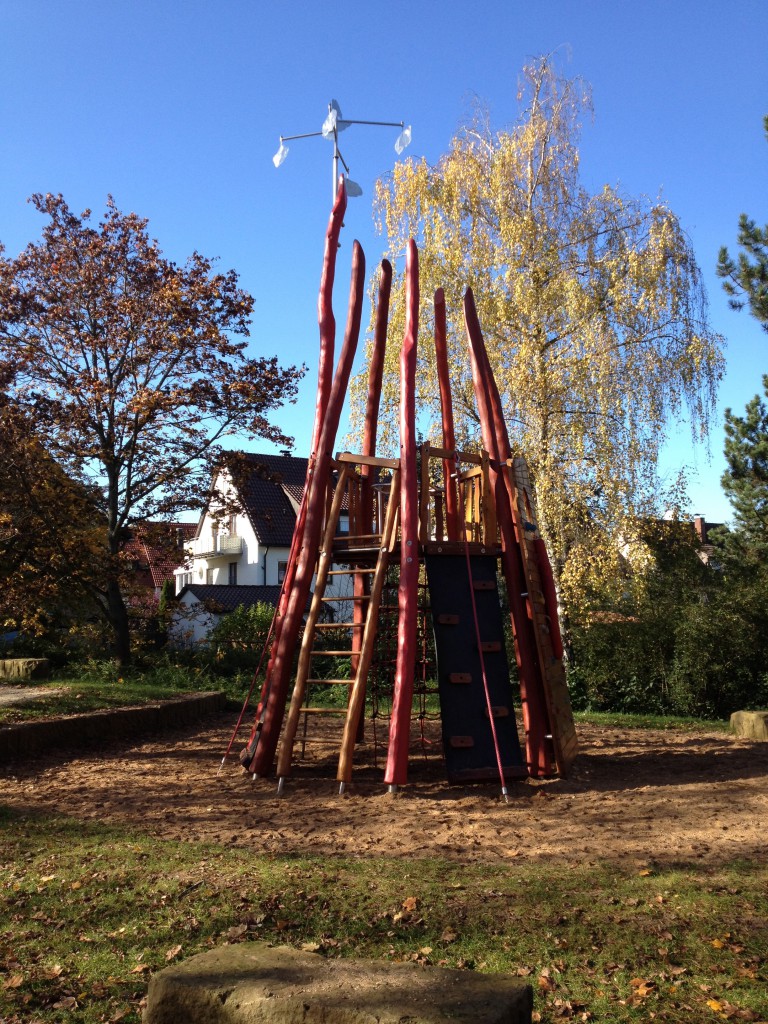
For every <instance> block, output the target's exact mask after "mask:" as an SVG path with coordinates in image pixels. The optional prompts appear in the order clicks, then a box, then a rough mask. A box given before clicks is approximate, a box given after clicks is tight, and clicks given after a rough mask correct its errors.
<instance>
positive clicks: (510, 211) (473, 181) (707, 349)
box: [353, 58, 724, 610]
mask: <svg viewBox="0 0 768 1024" xmlns="http://www.w3.org/2000/svg"><path fill="white" fill-rule="evenodd" d="M518 101H519V103H520V109H521V115H520V117H519V120H518V121H517V123H516V124H515V125H514V126H513V127H511V128H508V129H505V130H502V131H494V130H493V129H492V128H491V126H490V123H489V120H488V118H487V116H486V115H484V114H483V113H482V112H478V113H476V115H475V116H474V118H473V119H472V120H471V122H470V123H468V124H467V125H465V126H464V127H463V128H461V129H460V130H459V131H458V133H457V134H456V136H455V137H454V138H453V140H452V142H451V145H450V148H449V150H448V152H447V153H446V154H445V155H444V156H443V157H442V158H441V159H440V160H439V161H438V162H437V163H436V164H435V165H434V166H432V165H430V164H428V163H427V162H426V160H424V159H422V160H420V161H416V160H408V161H405V162H402V163H399V164H397V165H396V167H395V170H394V172H393V173H392V175H391V177H389V178H388V179H387V180H384V181H380V182H379V183H378V185H377V195H376V209H377V216H378V220H379V227H380V229H381V230H382V231H383V232H384V233H385V234H386V237H387V240H388V253H387V255H388V257H389V258H390V259H391V260H393V262H395V264H396V265H398V263H401V262H402V261H401V260H398V257H399V256H400V255H401V254H402V252H403V249H404V246H405V243H406V241H407V239H408V238H411V237H413V238H415V239H416V240H417V243H418V245H419V250H420V251H419V263H420V279H421V294H422V296H431V295H432V294H433V293H434V291H435V290H436V289H437V288H438V287H442V288H443V289H444V291H445V300H446V305H447V309H448V318H449V339H448V344H449V358H450V362H451V375H452V380H453V392H454V403H455V414H456V418H457V439H458V443H459V444H460V445H470V446H471V445H472V444H475V443H479V441H478V438H479V431H478V424H477V418H476V413H475V407H474V400H473V397H472V384H471V375H470V368H469V360H468V356H467V345H466V341H465V334H464V325H463V321H462V316H461V300H462V296H463V293H464V291H465V290H466V288H467V287H470V286H471V287H472V289H473V291H474V295H475V300H476V302H477V306H478V313H479V316H480V322H481V324H482V326H483V331H484V335H485V340H486V344H487V346H488V351H489V356H490V359H491V363H492V366H493V370H494V372H495V374H496V377H497V381H498V383H499V388H500V391H501V393H502V398H503V402H504V407H505V411H506V418H507V423H508V426H509V430H510V436H511V440H512V445H513V447H514V452H513V454H521V455H524V456H525V458H526V459H527V460H528V464H529V467H530V470H531V473H532V477H533V480H534V483H535V487H536V491H537V498H538V506H539V526H540V527H541V530H542V533H543V535H544V537H545V539H546V541H547V544H548V547H549V549H550V553H551V556H552V560H553V565H554V568H555V570H556V577H557V581H558V585H559V587H560V590H561V595H562V596H563V598H564V599H565V601H566V603H567V604H568V605H569V606H570V607H571V608H572V609H573V610H575V609H576V606H577V605H579V604H580V603H582V602H583V600H584V599H585V598H586V596H587V594H588V593H589V591H590V590H591V588H592V587H594V586H595V585H600V586H601V587H602V585H603V584H604V583H605V582H606V581H609V580H611V579H614V578H616V572H617V567H618V560H619V557H620V556H619V552H618V547H617V545H616V544H615V543H604V542H602V541H603V539H604V538H606V536H608V537H616V536H617V535H621V533H622V531H626V530H627V529H628V524H629V523H630V522H631V521H632V520H633V519H635V517H637V516H642V515H646V514H649V513H651V512H652V511H653V510H656V509H657V508H658V507H659V504H660V501H661V500H662V495H661V491H660V483H659V478H658V472H657V465H658V457H659V453H660V449H661V447H662V444H663V442H664V439H665V436H666V431H667V427H668V424H669V423H670V421H673V420H675V419H677V418H679V417H683V416H684V417H685V418H687V419H688V420H689V422H690V424H691V429H692V431H693V435H694V438H696V439H704V438H705V437H706V434H707V428H708V422H709V419H710V417H711V414H712V412H713V408H714V401H715V396H716V389H717V385H718V381H719V380H720V377H721V375H722V372H723V365H724V361H723V355H722V347H723V341H722V339H721V338H720V337H719V336H718V335H717V334H715V333H714V332H713V331H712V329H711V328H710V326H709V324H708V319H707V304H706V296H705V293H704V289H703V287H702V283H701V277H700V272H699V268H698V267H697V265H696V261H695V258H694V255H693V252H692V250H691V246H690V243H689V241H688V239H687V238H686V236H685V234H684V232H683V229H682V228H681V226H680V224H679V222H678V220H677V218H676V217H675V215H674V214H673V213H672V211H671V210H670V209H669V208H668V207H667V206H666V205H664V204H663V203H662V202H651V201H649V200H647V199H646V198H633V197H629V196H626V195H623V194H622V193H621V191H620V190H619V189H617V188H615V187H611V186H610V185H605V186H604V187H602V188H601V189H599V191H596V192H591V191H590V190H589V189H588V188H587V187H586V186H585V185H584V184H583V183H582V181H581V180H580V176H579V140H580V127H581V126H580V119H581V118H582V116H583V115H585V114H590V112H591V97H590V92H589V89H588V87H587V86H586V85H585V84H584V83H582V82H581V81H580V80H578V79H576V80H569V79H565V78H563V77H561V76H560V75H559V74H558V73H557V71H556V69H555V67H554V66H553V64H552V61H551V60H550V59H549V58H541V59H539V60H537V61H535V62H534V63H532V64H531V65H530V66H528V67H526V68H525V69H524V71H523V74H522V78H521V86H520V91H519V94H518ZM404 315H405V303H404V280H403V278H402V277H400V278H399V280H398V281H397V282H396V286H395V287H394V288H393V298H392V315H391V322H392V327H391V335H390V338H391V340H390V349H389V352H388V356H387V366H386V370H385V384H384V393H383V396H382V419H383V431H384V437H383V443H384V444H385V445H386V444H387V442H389V443H390V444H391V442H392V441H393V439H394V428H395V424H396V414H395V411H396V407H397V392H398V387H399V383H398V373H397V359H398V352H397V347H398V339H400V338H402V336H403V329H402V327H403V321H404ZM432 324H433V311H432V309H431V304H430V303H429V302H427V303H425V304H424V305H423V307H422V323H421V325H420V343H419V373H418V387H419V395H418V400H419V407H420V409H421V415H422V420H421V427H422V429H423V431H424V433H425V434H429V435H431V436H433V437H435V438H437V437H438V436H439V435H438V433H437V430H438V427H439V422H440V414H439V390H438V386H437V381H436V373H435V363H434V351H433V347H434V346H433V344H432V343H431V337H432ZM365 375H366V373H365V371H364V372H363V373H362V374H361V375H360V378H359V379H358V380H357V381H356V382H355V388H354V392H353V417H354V416H355V415H359V413H360V410H361V409H362V408H363V405H364V382H365ZM665 500H666V496H665Z"/></svg>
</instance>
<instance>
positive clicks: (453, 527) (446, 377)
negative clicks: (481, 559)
mask: <svg viewBox="0 0 768 1024" xmlns="http://www.w3.org/2000/svg"><path fill="white" fill-rule="evenodd" d="M447 334H448V331H447V326H446V316H445V293H444V292H443V289H442V288H438V289H437V291H436V292H435V359H436V362H437V380H438V383H439V386H440V409H441V412H442V420H443V448H447V449H448V450H449V451H455V449H456V432H455V429H454V425H453V400H452V398H451V375H450V371H449V369H448V341H447ZM443 482H444V488H445V524H446V532H447V535H448V540H449V541H459V540H461V534H460V532H459V523H460V520H459V497H458V482H457V480H456V463H455V462H453V461H451V460H449V459H444V460H443Z"/></svg>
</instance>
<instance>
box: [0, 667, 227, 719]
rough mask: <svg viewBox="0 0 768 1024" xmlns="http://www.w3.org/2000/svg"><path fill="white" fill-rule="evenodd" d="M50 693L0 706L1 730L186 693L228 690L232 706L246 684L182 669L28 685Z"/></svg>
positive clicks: (78, 675) (58, 678) (84, 675)
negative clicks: (33, 721)
mask: <svg viewBox="0 0 768 1024" xmlns="http://www.w3.org/2000/svg"><path fill="white" fill-rule="evenodd" d="M25 685H29V686H30V687H34V688H35V689H36V690H37V689H38V688H40V687H42V688H44V689H45V690H46V691H50V695H47V694H44V695H42V696H36V697H35V698H32V697H30V699H29V700H28V701H24V702H23V703H18V704H9V705H7V706H0V725H9V724H11V723H13V722H21V721H29V720H32V719H35V718H50V717H52V716H57V717H60V716H62V715H76V714H82V713H83V712H85V711H100V710H103V709H107V708H119V707H129V706H132V705H141V704H152V703H154V702H156V701H158V700H171V699H173V698H174V697H179V696H182V695H183V694H185V693H194V692H200V691H210V690H225V692H226V693H227V695H228V696H229V698H230V699H231V700H234V701H238V700H242V695H243V687H242V682H241V681H237V683H235V682H233V681H231V680H230V681H228V682H225V681H223V680H221V679H217V678H214V677H211V676H209V675H207V674H205V673H203V672H200V671H197V670H194V669H186V668H185V669H179V670H178V671H177V672H175V673H174V674H173V675H169V673H168V672H167V670H165V669H163V670H159V671H158V670H151V669H150V670H147V671H141V670H139V669H134V670H132V671H130V672H126V673H125V674H124V675H120V674H119V673H118V672H117V671H116V670H115V671H114V673H110V672H108V671H104V672H103V673H96V672H89V671H88V670H87V669H83V670H81V671H79V672H77V671H73V672H70V673H67V674H57V675H55V676H53V677H52V678H50V679H47V680H45V681H35V682H33V683H29V684H25Z"/></svg>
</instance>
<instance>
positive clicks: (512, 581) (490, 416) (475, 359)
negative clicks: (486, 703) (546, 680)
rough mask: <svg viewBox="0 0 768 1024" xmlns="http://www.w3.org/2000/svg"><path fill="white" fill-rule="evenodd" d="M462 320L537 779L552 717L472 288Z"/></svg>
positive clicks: (504, 439) (503, 433)
mask: <svg viewBox="0 0 768 1024" xmlns="http://www.w3.org/2000/svg"><path fill="white" fill-rule="evenodd" d="M464 320H465V324H466V329H467V338H468V340H469V346H470V353H471V357H472V358H471V363H472V381H473V384H474V387H475V396H476V398H477V405H478V413H479V416H480V426H481V429H482V433H483V444H484V446H485V448H486V449H487V450H488V453H489V454H490V456H491V459H492V460H493V462H492V464H491V469H490V472H491V479H492V486H493V488H494V497H495V499H496V514H497V517H498V523H499V531H500V533H501V537H502V568H503V571H504V577H505V579H506V581H507V591H508V597H509V605H510V620H511V623H512V631H513V633H514V636H515V657H516V660H517V667H518V673H519V677H520V695H521V699H522V712H523V723H524V725H525V736H526V758H527V762H528V771H529V773H530V774H531V775H532V776H534V777H536V776H539V775H542V774H548V773H549V770H550V765H551V757H550V756H549V749H548V744H547V739H546V735H547V733H548V731H549V727H548V715H547V709H546V701H545V697H544V692H543V687H542V682H541V677H540V670H539V666H538V661H537V654H536V644H535V638H534V636H533V630H532V626H531V623H530V620H529V618H528V612H527V607H526V603H525V597H524V591H525V589H526V585H525V577H524V575H523V569H522V560H521V555H520V550H519V547H518V544H519V542H521V541H522V537H520V538H519V539H518V537H517V536H516V524H515V519H516V518H518V517H517V515H516V510H515V509H513V505H514V502H513V497H512V494H511V493H510V489H509V488H510V481H509V477H508V474H507V472H506V470H504V469H502V468H501V467H502V465H503V463H505V462H506V460H507V459H508V458H509V451H510V450H509V435H508V433H507V428H506V424H505V422H504V417H503V412H502V409H501V399H500V396H499V392H498V388H497V387H496V380H495V378H494V376H493V371H492V370H491V366H490V363H489V361H488V354H487V352H486V348H485V341H484V340H483V334H482V330H481V328H480V321H479V320H478V317H477V310H476V308H475V300H474V296H473V294H472V289H471V288H469V289H467V292H466V294H465V296H464ZM494 463H495V464H494ZM518 525H519V524H518Z"/></svg>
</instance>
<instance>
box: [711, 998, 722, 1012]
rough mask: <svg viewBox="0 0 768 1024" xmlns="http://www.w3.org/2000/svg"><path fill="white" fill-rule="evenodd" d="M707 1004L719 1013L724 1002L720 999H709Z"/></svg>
mask: <svg viewBox="0 0 768 1024" xmlns="http://www.w3.org/2000/svg"><path fill="white" fill-rule="evenodd" d="M707 1006H708V1007H709V1008H710V1010H714V1011H715V1013H719V1012H720V1011H721V1010H722V1008H723V1004H722V1003H721V1002H720V1000H719V999H708V1000H707Z"/></svg>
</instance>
